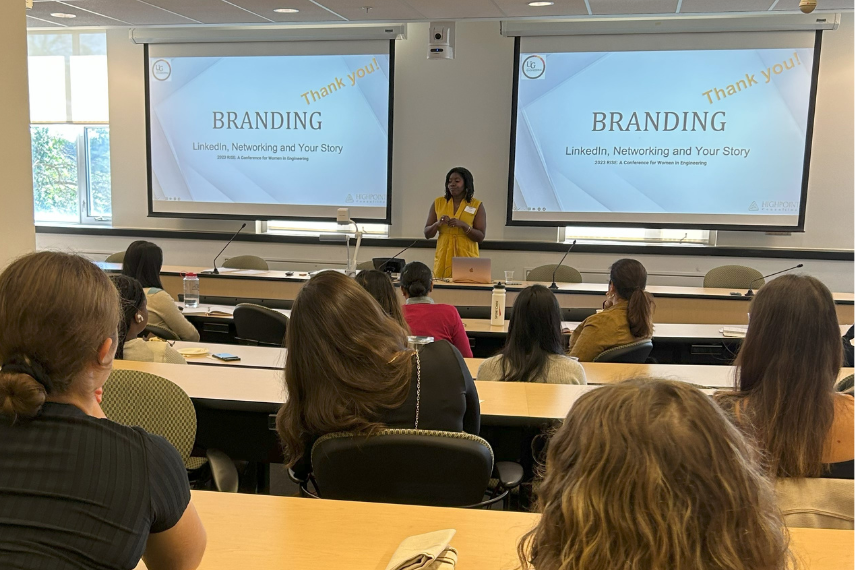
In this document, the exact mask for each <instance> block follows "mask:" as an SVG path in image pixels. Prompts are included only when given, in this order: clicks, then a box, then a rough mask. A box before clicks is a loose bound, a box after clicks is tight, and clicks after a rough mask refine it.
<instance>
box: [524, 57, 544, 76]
mask: <svg viewBox="0 0 855 570" xmlns="http://www.w3.org/2000/svg"><path fill="white" fill-rule="evenodd" d="M522 72H523V75H525V76H526V78H528V79H542V78H543V74H544V73H545V72H546V60H544V59H543V58H542V57H540V56H539V55H530V56H528V57H527V58H525V59H524V60H523V63H522Z"/></svg>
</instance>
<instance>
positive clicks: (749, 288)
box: [745, 263, 805, 297]
mask: <svg viewBox="0 0 855 570" xmlns="http://www.w3.org/2000/svg"><path fill="white" fill-rule="evenodd" d="M804 266H805V264H804V263H799V264H798V265H796V266H794V267H790V268H789V269H782V270H781V271H777V272H775V273H770V274H769V275H764V276H763V277H758V278H757V279H752V280H751V283H749V284H748V292H747V293H745V296H746V297H753V296H754V291H752V289H751V287H752V286H753V285H754V283H756V282H757V281H760V280H761V279H766V278H767V277H774V276H775V275H780V274H781V273H786V272H787V271H792V270H793V269H799V268H800V267H804Z"/></svg>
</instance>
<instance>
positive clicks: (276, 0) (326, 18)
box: [173, 0, 343, 22]
mask: <svg viewBox="0 0 855 570" xmlns="http://www.w3.org/2000/svg"><path fill="white" fill-rule="evenodd" d="M173 1H179V0H173ZM229 2H231V3H232V4H235V5H237V6H240V7H241V8H245V9H247V10H249V11H250V12H254V13H256V14H258V15H259V16H263V17H264V18H270V19H271V20H273V21H274V22H341V21H343V20H342V19H341V18H339V17H337V16H336V15H334V14H332V13H331V12H330V11H329V10H324V9H323V8H321V7H320V6H317V5H316V4H313V3H312V2H309V0H229ZM275 8H296V9H297V10H299V12H297V13H296V14H278V13H276V12H274V11H273V10H274V9H275Z"/></svg>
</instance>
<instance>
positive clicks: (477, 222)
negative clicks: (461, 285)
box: [425, 166, 487, 279]
mask: <svg viewBox="0 0 855 570" xmlns="http://www.w3.org/2000/svg"><path fill="white" fill-rule="evenodd" d="M474 194H475V184H474V182H473V181H472V173H471V172H469V171H468V170H467V169H465V168H463V167H462V166H455V167H454V168H452V169H451V170H449V171H448V174H446V175H445V196H440V197H439V198H437V199H436V200H434V202H433V204H432V205H431V207H430V213H429V214H428V219H427V224H425V237H426V238H427V239H430V238H432V237H433V236H435V235H436V234H437V232H439V237H438V238H437V240H436V257H435V258H434V262H433V275H434V277H436V278H437V279H448V278H450V277H451V259H452V258H454V257H478V244H479V243H481V242H482V241H484V235H485V234H486V233H487V212H486V211H485V210H484V205H483V204H482V203H481V201H480V200H477V199H476V198H474V197H473V195H474Z"/></svg>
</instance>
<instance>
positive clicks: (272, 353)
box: [149, 341, 285, 370]
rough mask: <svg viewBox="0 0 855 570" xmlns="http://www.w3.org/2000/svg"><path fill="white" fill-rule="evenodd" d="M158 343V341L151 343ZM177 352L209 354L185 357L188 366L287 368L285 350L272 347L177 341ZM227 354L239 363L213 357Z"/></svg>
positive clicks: (175, 346) (175, 345)
mask: <svg viewBox="0 0 855 570" xmlns="http://www.w3.org/2000/svg"><path fill="white" fill-rule="evenodd" d="M149 342H156V341H149ZM173 348H175V349H176V350H179V349H182V348H205V349H207V350H208V354H206V355H204V356H185V357H184V358H185V360H187V364H199V365H203V366H235V367H238V368H269V369H273V370H282V369H283V368H284V367H285V349H284V348H274V347H272V346H247V345H243V344H216V343H210V342H186V341H176V342H175V343H174V344H173ZM221 352H226V353H229V354H234V355H235V356H239V357H240V360H238V361H224V360H218V359H216V358H214V357H212V356H211V355H212V354H218V353H221Z"/></svg>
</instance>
